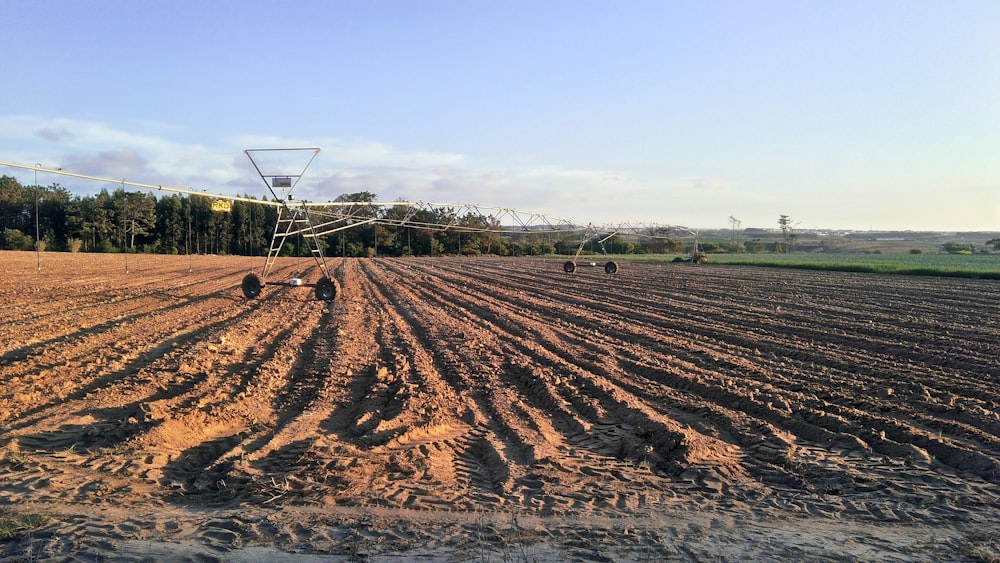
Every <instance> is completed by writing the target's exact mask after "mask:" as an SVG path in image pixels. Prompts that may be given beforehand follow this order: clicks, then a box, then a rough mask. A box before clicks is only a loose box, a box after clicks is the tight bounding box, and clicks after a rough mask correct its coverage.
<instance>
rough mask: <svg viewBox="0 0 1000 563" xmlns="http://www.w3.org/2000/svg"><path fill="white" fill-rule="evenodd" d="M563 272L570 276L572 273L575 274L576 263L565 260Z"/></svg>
mask: <svg viewBox="0 0 1000 563" xmlns="http://www.w3.org/2000/svg"><path fill="white" fill-rule="evenodd" d="M563 271H564V272H566V273H567V274H572V273H573V272H575V271H576V262H574V261H572V260H567V261H566V263H565V264H563Z"/></svg>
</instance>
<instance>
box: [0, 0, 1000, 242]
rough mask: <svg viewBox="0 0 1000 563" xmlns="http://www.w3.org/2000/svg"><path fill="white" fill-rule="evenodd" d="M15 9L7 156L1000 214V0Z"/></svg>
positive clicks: (251, 181) (766, 222) (222, 174)
mask: <svg viewBox="0 0 1000 563" xmlns="http://www.w3.org/2000/svg"><path fill="white" fill-rule="evenodd" d="M2 6H3V13H4V17H3V19H2V21H0V54H2V56H0V71H2V76H3V79H4V87H3V94H2V96H0V160H2V161H11V162H18V163H24V164H32V165H33V164H35V163H40V164H42V165H43V166H50V167H62V168H64V169H66V170H72V171H74V172H81V173H87V174H94V175H99V176H107V177H111V178H125V179H127V180H129V181H135V182H143V183H151V184H161V185H169V186H180V187H187V186H192V187H196V188H198V189H205V190H208V191H213V192H219V193H225V194H232V195H239V194H243V193H249V194H254V195H263V194H264V190H265V187H264V185H263V183H262V182H261V181H260V179H259V178H256V177H255V176H253V175H252V173H251V170H250V168H249V166H248V161H247V158H246V156H245V155H244V154H243V152H242V151H243V149H249V148H263V147H293V146H315V147H321V148H322V149H323V151H322V153H320V155H319V156H318V157H317V159H316V160H315V161H314V163H313V165H312V166H311V167H310V169H309V170H308V172H307V174H306V176H305V177H304V179H303V180H302V183H301V184H300V185H299V187H298V188H297V190H298V191H297V194H298V195H300V197H308V198H310V199H314V200H326V199H332V198H334V197H336V196H337V195H340V194H341V193H346V192H355V191H361V190H367V191H371V192H374V193H376V194H377V195H378V198H379V200H381V201H394V200H397V199H408V200H422V201H444V202H449V201H453V202H462V203H476V204H482V205H494V206H501V207H512V208H516V209H523V210H529V211H535V212H540V213H546V214H550V215H555V216H559V217H565V218H568V219H572V220H574V221H578V222H594V223H605V222H616V221H651V222H659V223H670V224H680V225H687V226H691V227H695V228H707V227H728V226H729V221H728V218H729V217H730V216H735V217H737V218H739V219H740V220H741V221H742V225H743V226H744V227H777V220H778V216H779V215H781V214H787V215H790V216H791V217H792V218H793V219H794V220H795V221H796V222H797V223H798V225H799V226H800V227H802V228H852V229H869V228H874V229H913V230H921V229H932V230H994V231H995V230H1000V64H998V61H1000V33H998V31H1000V2H996V1H995V0H983V1H966V0H950V1H920V0H906V1H894V0H866V1H857V2H856V1H852V0H837V1H805V0H799V1H787V2H786V1H764V0H762V1H712V0H706V1H693V2H679V1H678V2H675V1H667V0H664V1H655V2H644V1H606V2H597V1H589V0H577V1H539V0H533V1H520V0H504V1H488V0H462V1H458V0H456V1H418V0H412V1H402V0H399V1H389V0H384V1H379V0H372V1H353V2H347V1H335V0H334V1H316V2H312V1H298V2H295V1H289V2H257V1H247V0H241V1H225V0H221V1H204V0H199V1H187V0H175V1H159V2H157V1H144V2H136V1H102V0H89V1H86V2H84V1H69V0H63V1H55V0H30V1H29V0H3V2H2ZM299 164H300V163H298V162H289V163H288V167H289V169H290V170H291V172H295V171H296V170H295V169H296V167H298V166H299ZM0 174H7V175H13V176H15V177H18V178H19V179H20V180H22V181H25V182H31V181H33V179H32V177H31V174H32V173H31V172H25V171H21V170H17V169H12V168H6V169H3V170H0ZM51 182H59V183H60V184H62V185H63V186H66V187H68V188H69V189H71V190H72V191H73V192H75V193H81V194H84V193H93V192H95V191H97V190H99V189H100V188H101V187H103V186H101V185H99V184H97V183H95V182H89V183H88V182H86V181H80V180H72V179H68V178H63V177H60V178H55V177H53V178H49V179H42V178H39V183H43V184H46V185H47V184H49V183H51Z"/></svg>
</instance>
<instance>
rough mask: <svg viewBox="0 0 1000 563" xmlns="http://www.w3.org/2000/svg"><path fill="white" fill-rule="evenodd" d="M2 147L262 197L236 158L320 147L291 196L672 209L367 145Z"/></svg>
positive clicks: (333, 141) (141, 136)
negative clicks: (253, 151) (364, 194)
mask: <svg viewBox="0 0 1000 563" xmlns="http://www.w3.org/2000/svg"><path fill="white" fill-rule="evenodd" d="M138 128H139V129H142V127H141V126H138ZM153 129H155V130H156V131H157V133H159V132H162V131H165V130H166V131H168V132H174V133H175V132H176V131H171V128H170V127H169V124H159V125H157V126H155V127H153ZM0 143H2V146H8V147H10V146H18V147H20V149H19V151H17V154H14V155H11V156H9V157H8V156H6V155H5V158H4V160H8V159H9V160H15V161H20V162H42V163H43V165H45V166H52V167H55V166H59V167H62V168H64V169H66V170H69V171H73V172H80V173H84V174H90V175H95V176H103V177H107V178H111V179H118V178H124V179H127V180H130V181H137V182H142V183H149V184H158V185H163V186H171V187H184V188H187V187H193V188H196V189H204V190H206V191H208V192H216V193H224V194H230V195H242V194H243V193H247V194H251V195H265V194H267V192H266V189H267V188H266V186H265V185H264V184H263V183H262V182H261V180H260V178H259V177H258V176H257V175H256V172H255V170H254V168H253V167H252V166H251V164H250V161H249V160H248V159H247V157H246V155H244V154H243V151H244V149H247V148H272V147H273V148H282V147H304V148H305V147H320V148H322V152H321V153H320V154H319V155H318V156H317V158H316V159H315V160H314V161H313V162H312V164H311V165H310V167H309V169H308V171H307V173H306V174H305V175H304V176H303V179H302V181H301V182H300V184H299V185H298V187H297V192H296V194H297V195H298V196H299V198H300V199H309V200H313V201H327V200H332V199H334V198H336V197H337V196H339V195H341V194H344V193H354V192H360V191H369V192H372V193H375V194H376V195H377V196H378V198H379V200H380V201H395V200H399V199H404V200H422V201H433V202H456V203H473V204H482V205H495V206H501V207H512V208H517V209H521V210H530V211H536V212H540V213H546V214H551V215H557V216H561V217H568V218H572V219H575V220H580V221H589V220H593V221H595V222H603V221H609V220H612V218H613V217H617V218H620V219H622V220H626V219H628V220H631V219H641V220H655V216H650V215H652V213H650V214H648V215H647V214H645V213H643V214H642V215H639V216H637V214H636V213H635V208H636V206H637V203H638V205H639V207H640V208H641V209H642V211H644V212H646V211H650V210H657V209H670V200H671V198H672V197H673V196H672V195H671V194H672V192H673V190H674V188H671V187H668V188H664V184H662V183H659V184H654V183H651V182H649V181H638V180H634V179H632V178H630V177H629V176H628V175H627V174H626V173H624V172H622V171H619V170H613V169H586V168H579V167H575V168H569V167H560V166H557V165H553V164H547V163H526V164H520V163H517V164H512V163H505V162H504V163H502V162H491V161H488V160H486V159H483V158H478V157H475V156H470V155H465V154H461V153H456V152H443V151H426V150H419V149H418V150H412V149H405V148H400V147H395V146H392V145H390V144H387V143H383V142H379V141H373V140H368V139H342V138H336V137H329V138H319V139H305V138H291V137H289V138H284V137H276V136H237V137H231V138H226V139H220V140H218V141H217V142H216V143H215V146H213V147H209V146H206V145H204V144H192V143H184V142H179V141H175V140H172V139H170V138H165V137H163V136H161V135H160V134H154V133H149V132H145V131H143V130H140V131H139V132H134V131H126V130H122V129H120V128H116V127H112V126H109V125H107V124H105V123H100V122H90V121H83V120H73V119H44V118H37V117H31V116H0ZM311 154H312V153H311V152H309V151H301V152H297V151H287V152H286V151H275V153H274V154H270V153H266V154H264V155H263V156H260V158H266V159H271V161H270V162H268V166H270V167H271V168H272V170H273V171H276V172H274V173H276V174H289V175H294V174H298V173H300V172H301V170H302V168H303V167H304V166H305V165H306V164H307V163H309V158H311ZM18 159H20V160H18ZM281 159H286V162H282V161H281ZM685 183H687V185H688V187H689V188H690V187H691V186H695V187H697V188H699V189H717V188H718V187H719V186H724V183H723V182H722V181H721V180H704V181H702V180H699V181H678V182H675V183H674V184H672V185H673V186H674V187H676V186H677V185H683V184H685ZM66 184H69V182H64V185H66ZM72 184H73V185H68V186H67V187H69V188H70V189H71V190H72V191H74V192H75V193H93V192H96V191H97V190H98V189H99V188H100V186H98V185H95V184H96V183H94V182H90V183H89V184H88V183H86V182H85V181H80V182H75V181H74V182H73V183H72ZM76 184H79V185H76ZM630 211H631V212H630Z"/></svg>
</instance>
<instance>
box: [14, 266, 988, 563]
mask: <svg viewBox="0 0 1000 563" xmlns="http://www.w3.org/2000/svg"><path fill="white" fill-rule="evenodd" d="M0 260H2V264H3V274H2V279H0V384H2V388H0V454H2V458H0V516H3V517H4V518H8V519H16V518H17V517H19V516H21V515H25V514H29V513H30V514H41V515H44V516H46V517H47V522H46V523H45V524H44V525H42V526H41V527H38V528H35V529H33V530H23V531H21V532H19V533H18V534H16V536H15V537H14V538H13V539H9V540H6V541H5V543H2V544H0V547H2V548H3V552H2V553H4V554H5V557H7V558H9V559H16V558H18V557H34V558H35V559H45V558H54V559H63V558H81V559H101V558H104V559H114V560H143V559H159V558H163V557H169V556H174V557H177V558H187V559H213V558H218V559H220V560H221V559H225V560H313V559H316V560H318V559H320V558H325V560H330V558H340V559H348V560H350V559H353V560H357V559H365V558H371V559H377V558H379V557H382V558H407V557H408V558H420V557H423V558H434V559H449V560H472V561H485V560H490V559H491V558H493V559H498V560H566V559H575V560H587V561H591V560H594V561H597V560H646V561H655V560H697V559H705V558H718V557H721V558H724V559H734V558H754V559H789V560H790V559H800V558H808V559H813V560H816V559H828V560H839V559H848V560H850V559H859V560H893V561H896V560H911V559H912V560H920V559H926V558H930V559H941V558H943V559H959V560H960V559H962V558H968V559H970V560H974V559H976V558H985V559H989V558H990V557H994V558H996V557H998V556H1000V544H998V540H997V539H996V538H995V535H994V534H995V531H996V530H997V529H1000V389H998V382H1000V360H998V352H1000V314H998V312H1000V310H998V308H1000V284H998V283H996V282H995V281H980V280H961V279H936V278H925V277H920V278H917V277H901V276H880V275H864V274H847V273H829V272H806V271H791V270H777V269H767V268H742V267H719V266H705V265H702V266H693V265H690V264H639V263H627V262H625V263H622V264H621V266H622V267H621V270H620V272H619V273H618V274H615V275H608V274H605V273H604V272H603V268H588V267H581V268H580V269H579V270H578V271H577V272H576V273H574V274H566V273H564V272H563V271H562V261H561V260H543V259H500V258H481V259H478V258H477V259H473V258H434V259H364V260H361V259H348V260H342V259H333V260H330V261H329V263H330V266H331V269H332V271H333V277H334V278H336V280H337V282H338V283H339V286H340V295H339V296H338V299H337V300H335V301H332V302H322V301H317V300H315V299H314V296H313V292H312V290H311V289H309V288H301V287H299V288H297V287H287V286H274V285H271V286H267V287H265V289H264V292H263V295H262V297H261V298H259V299H256V300H252V301H248V300H246V299H244V298H243V296H242V293H241V292H240V289H239V283H240V279H241V278H242V276H243V275H244V274H245V273H246V272H247V271H248V269H249V268H250V267H259V266H260V265H261V264H260V259H250V258H239V257H214V256H195V257H163V256H146V255H133V256H129V257H128V258H127V262H126V257H125V256H123V255H72V254H55V253H43V254H42V255H41V263H42V268H41V271H40V272H39V271H38V269H37V268H36V255H35V254H34V253H21V252H3V253H0ZM126 264H127V268H128V271H127V272H126ZM295 276H301V277H304V278H305V279H306V281H315V279H316V278H318V276H319V274H318V270H317V269H316V268H315V267H313V263H312V261H311V260H310V261H305V260H300V259H292V258H288V259H281V260H279V262H278V268H277V270H276V273H274V274H272V276H271V279H272V280H285V279H288V278H291V277H295ZM397 560H398V559H397Z"/></svg>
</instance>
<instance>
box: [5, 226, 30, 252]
mask: <svg viewBox="0 0 1000 563" xmlns="http://www.w3.org/2000/svg"><path fill="white" fill-rule="evenodd" d="M34 247H35V241H34V239H32V238H31V237H29V236H28V235H26V234H24V233H22V232H21V231H19V230H17V229H4V230H3V233H2V234H0V248H3V249H5V250H31V249H33V248H34Z"/></svg>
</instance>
